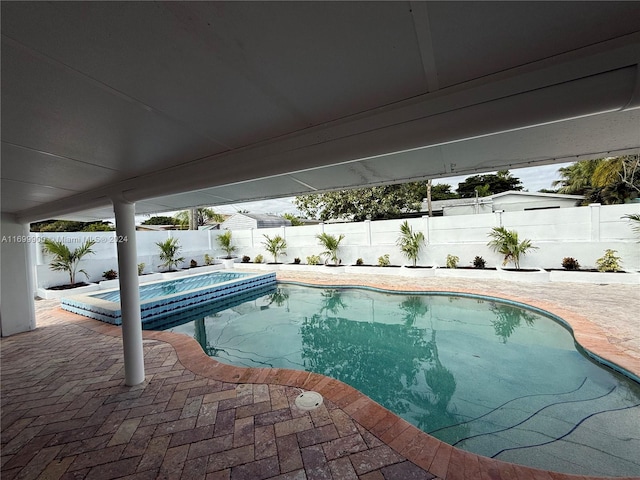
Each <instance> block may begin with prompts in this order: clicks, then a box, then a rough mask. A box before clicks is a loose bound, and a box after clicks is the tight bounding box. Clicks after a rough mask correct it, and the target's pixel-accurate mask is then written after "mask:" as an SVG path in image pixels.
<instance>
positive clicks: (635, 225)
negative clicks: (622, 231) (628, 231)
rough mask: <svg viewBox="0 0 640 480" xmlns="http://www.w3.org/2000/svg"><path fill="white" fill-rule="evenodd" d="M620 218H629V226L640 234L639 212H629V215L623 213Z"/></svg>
mask: <svg viewBox="0 0 640 480" xmlns="http://www.w3.org/2000/svg"><path fill="white" fill-rule="evenodd" d="M622 218H626V219H627V220H631V222H632V223H631V228H632V229H633V231H634V232H636V233H637V234H638V235H640V214H638V213H630V214H629V215H623V216H622Z"/></svg>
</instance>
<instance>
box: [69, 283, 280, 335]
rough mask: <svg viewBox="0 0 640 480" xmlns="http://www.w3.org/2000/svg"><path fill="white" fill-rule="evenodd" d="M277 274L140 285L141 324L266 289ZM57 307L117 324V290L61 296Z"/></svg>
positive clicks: (272, 284) (118, 317) (118, 314)
mask: <svg viewBox="0 0 640 480" xmlns="http://www.w3.org/2000/svg"><path fill="white" fill-rule="evenodd" d="M275 283H276V275H275V273H273V272H270V273H265V274H252V273H237V272H211V273H202V274H196V275H191V276H187V277H181V278H177V279H174V280H161V281H157V282H150V283H147V284H144V285H141V286H140V287H139V288H140V317H141V319H142V323H143V324H144V323H146V322H148V321H151V320H157V319H159V318H163V317H166V316H171V315H175V314H176V313H179V312H188V311H192V310H193V309H194V308H200V307H201V306H203V305H207V304H208V303H211V302H212V301H215V300H221V299H225V298H227V297H233V296H236V295H240V294H243V293H246V292H249V291H253V290H259V289H262V288H263V287H265V286H274V285H275ZM60 306H61V307H62V308H63V309H64V310H69V311H71V312H73V313H78V314H80V315H84V316H86V317H90V318H95V319H96V320H101V321H103V322H107V323H112V324H115V325H120V324H121V323H122V310H121V307H120V289H118V288H116V289H111V290H106V291H104V292H100V293H87V294H84V295H74V296H70V297H63V298H62V299H61V301H60Z"/></svg>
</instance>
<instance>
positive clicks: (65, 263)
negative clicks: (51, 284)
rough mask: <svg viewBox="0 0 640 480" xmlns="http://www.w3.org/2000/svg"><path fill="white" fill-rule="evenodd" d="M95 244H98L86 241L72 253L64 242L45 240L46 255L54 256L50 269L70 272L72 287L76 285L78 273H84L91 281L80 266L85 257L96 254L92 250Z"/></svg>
mask: <svg viewBox="0 0 640 480" xmlns="http://www.w3.org/2000/svg"><path fill="white" fill-rule="evenodd" d="M95 243H96V242H95V241H93V240H86V241H85V242H84V243H83V244H82V245H80V246H79V247H78V248H76V249H75V250H74V251H73V252H72V251H71V250H69V247H67V246H66V245H65V244H64V242H58V241H56V240H51V239H50V238H46V239H45V240H44V251H45V253H49V254H51V255H53V260H52V261H51V263H50V264H49V268H51V270H54V271H61V272H68V273H69V284H70V285H74V284H75V283H76V273H77V272H81V273H84V275H85V277H87V279H89V275H88V274H87V272H85V271H84V270H78V264H79V263H80V260H82V257H84V256H85V255H88V254H90V253H91V254H94V253H95V252H94V251H93V250H92V249H91V247H93V246H94V245H95Z"/></svg>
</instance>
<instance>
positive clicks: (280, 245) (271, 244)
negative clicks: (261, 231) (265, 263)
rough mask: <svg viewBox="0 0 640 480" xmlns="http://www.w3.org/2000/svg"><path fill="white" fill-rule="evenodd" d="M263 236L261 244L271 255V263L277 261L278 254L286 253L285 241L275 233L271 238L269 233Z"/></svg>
mask: <svg viewBox="0 0 640 480" xmlns="http://www.w3.org/2000/svg"><path fill="white" fill-rule="evenodd" d="M263 237H264V238H265V240H264V242H262V245H264V248H265V250H266V251H267V252H269V253H270V254H271V255H273V263H278V255H285V256H286V255H287V253H286V252H285V250H286V249H287V241H286V240H285V239H284V238H282V237H281V236H280V235H276V236H275V237H273V238H271V237H269V235H263Z"/></svg>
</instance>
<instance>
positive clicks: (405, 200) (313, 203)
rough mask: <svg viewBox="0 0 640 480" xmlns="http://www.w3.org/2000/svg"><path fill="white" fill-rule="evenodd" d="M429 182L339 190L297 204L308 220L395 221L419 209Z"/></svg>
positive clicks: (307, 197) (303, 197)
mask: <svg viewBox="0 0 640 480" xmlns="http://www.w3.org/2000/svg"><path fill="white" fill-rule="evenodd" d="M426 185H427V184H426V182H409V183H402V184H395V185H383V186H378V187H369V188H358V189H354V190H338V191H335V192H327V193H317V194H316V193H314V194H309V195H300V196H297V197H296V198H295V200H294V203H295V205H296V207H297V208H298V210H300V212H302V213H303V214H304V215H305V216H307V217H308V218H317V219H319V220H322V221H325V220H329V219H337V218H341V219H345V220H353V221H356V222H360V221H363V220H366V219H371V220H380V219H385V218H395V217H399V216H401V215H402V214H403V213H405V212H417V211H419V210H420V206H421V203H422V199H423V198H424V197H425V195H426V192H427V187H426Z"/></svg>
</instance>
